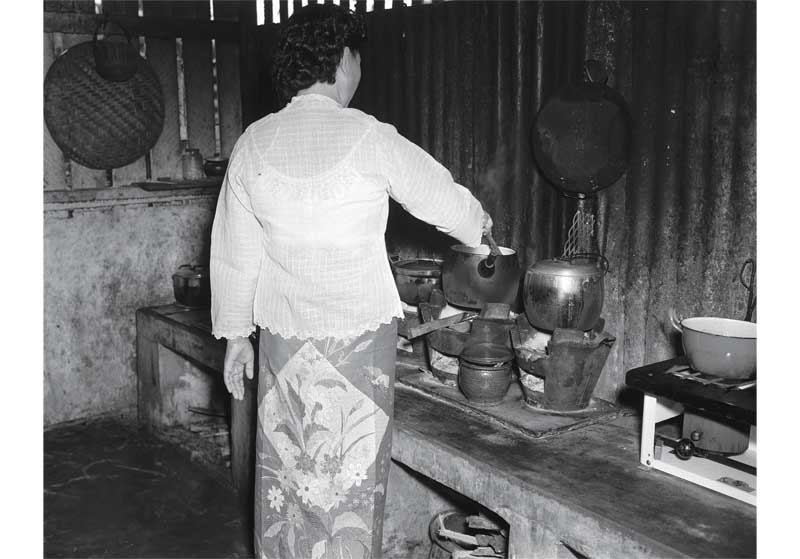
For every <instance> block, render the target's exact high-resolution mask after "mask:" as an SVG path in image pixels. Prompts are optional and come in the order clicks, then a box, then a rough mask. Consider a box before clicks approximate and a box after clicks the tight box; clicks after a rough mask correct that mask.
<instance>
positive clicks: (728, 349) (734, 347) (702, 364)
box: [670, 313, 756, 379]
mask: <svg viewBox="0 0 800 559" xmlns="http://www.w3.org/2000/svg"><path fill="white" fill-rule="evenodd" d="M670 319H671V321H672V325H673V326H674V327H675V329H676V330H678V331H680V332H682V333H683V350H684V352H685V353H686V357H687V358H688V359H689V364H690V365H691V366H692V368H693V369H695V370H696V371H700V372H701V373H707V374H709V375H715V376H718V377H723V378H736V379H738V378H750V377H751V376H753V375H754V374H755V372H756V324H755V323H754V322H746V321H744V320H734V319H732V318H718V317H713V316H696V317H692V318H685V319H683V320H680V321H678V319H677V318H676V317H675V315H674V314H672V313H671V314H670Z"/></svg>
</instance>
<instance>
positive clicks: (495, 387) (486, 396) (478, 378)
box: [458, 359, 511, 406]
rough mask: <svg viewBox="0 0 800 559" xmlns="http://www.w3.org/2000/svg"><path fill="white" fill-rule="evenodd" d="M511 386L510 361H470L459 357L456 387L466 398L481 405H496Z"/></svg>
mask: <svg viewBox="0 0 800 559" xmlns="http://www.w3.org/2000/svg"><path fill="white" fill-rule="evenodd" d="M509 386H511V362H510V361H509V362H505V363H500V364H498V365H484V364H477V363H470V362H469V361H466V360H464V359H461V361H460V363H459V369H458V387H459V388H460V389H461V392H463V393H464V396H466V397H467V400H469V401H470V402H473V403H475V404H478V405H481V406H496V405H497V404H499V403H500V402H502V401H503V398H504V397H505V395H506V393H507V392H508V388H509Z"/></svg>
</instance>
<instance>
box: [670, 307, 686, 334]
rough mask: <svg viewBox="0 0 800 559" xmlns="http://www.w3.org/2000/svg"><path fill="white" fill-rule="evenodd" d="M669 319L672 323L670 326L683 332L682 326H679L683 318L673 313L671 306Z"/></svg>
mask: <svg viewBox="0 0 800 559" xmlns="http://www.w3.org/2000/svg"><path fill="white" fill-rule="evenodd" d="M669 321H670V323H672V327H673V328H675V330H677V331H678V332H680V333H681V334H683V328H682V327H681V322H682V321H683V319H682V318H680V317H679V316H678V315H677V314H676V313H675V309H674V308H673V307H670V308H669Z"/></svg>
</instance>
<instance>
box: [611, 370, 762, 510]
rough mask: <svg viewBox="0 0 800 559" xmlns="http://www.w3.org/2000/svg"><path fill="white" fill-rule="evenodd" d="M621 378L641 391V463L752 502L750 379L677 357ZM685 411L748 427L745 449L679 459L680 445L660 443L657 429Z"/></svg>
mask: <svg viewBox="0 0 800 559" xmlns="http://www.w3.org/2000/svg"><path fill="white" fill-rule="evenodd" d="M625 381H626V384H627V385H628V386H630V387H632V388H636V389H639V390H641V391H642V392H644V408H643V411H642V439H641V450H640V456H639V460H640V462H641V463H642V464H643V465H645V466H647V467H650V468H655V469H657V470H660V471H662V472H666V473H668V474H671V475H674V476H677V477H679V478H681V479H685V480H687V481H690V482H692V483H696V484H698V485H702V486H703V487H706V488H708V489H711V490H713V491H717V492H719V493H722V494H724V495H728V496H729V497H733V498H734V499H738V500H740V501H744V502H746V503H749V504H751V505H756V497H757V492H756V388H755V380H746V381H742V380H732V379H721V378H717V377H712V376H710V375H705V374H703V373H699V372H697V371H693V370H692V369H691V368H690V367H689V365H688V363H687V361H686V358H685V357H679V358H677V359H671V360H668V361H662V362H660V363H654V364H652V365H647V366H644V367H639V368H637V369H632V370H630V371H628V373H627V374H626V378H625ZM684 411H687V412H692V413H696V414H700V415H705V416H708V417H709V418H713V419H715V420H717V421H723V422H724V421H731V422H738V423H745V424H747V425H749V426H750V438H749V443H748V447H747V450H745V452H743V453H742V454H738V455H733V456H727V457H725V458H722V459H720V458H719V457H716V456H714V455H713V454H711V453H709V454H708V455H705V456H704V455H702V453H701V454H700V455H694V456H690V457H688V459H687V456H683V457H681V456H680V449H677V452H676V450H675V449H672V448H669V446H667V445H665V444H664V442H665V439H664V438H662V437H661V436H660V435H659V434H658V433H657V432H656V428H657V427H658V426H659V424H663V422H665V421H667V420H670V419H671V418H674V417H677V416H680V415H682V414H683V413H684Z"/></svg>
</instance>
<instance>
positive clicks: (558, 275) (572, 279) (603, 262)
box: [523, 255, 608, 332]
mask: <svg viewBox="0 0 800 559" xmlns="http://www.w3.org/2000/svg"><path fill="white" fill-rule="evenodd" d="M607 272H608V260H607V259H606V258H605V257H604V256H599V255H575V256H572V257H569V258H566V257H564V258H554V259H551V260H540V261H539V262H536V263H535V264H534V265H533V266H531V267H530V268H528V271H527V272H526V273H525V284H524V287H523V299H524V301H525V314H526V315H527V317H528V320H529V321H530V323H531V324H532V325H533V326H535V327H536V328H537V329H538V330H544V331H547V332H552V331H554V330H555V329H556V328H573V329H576V330H584V331H585V330H591V329H592V328H594V326H595V324H597V320H598V319H599V318H600V313H601V312H602V310H603V276H605V274H606V273H607Z"/></svg>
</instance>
